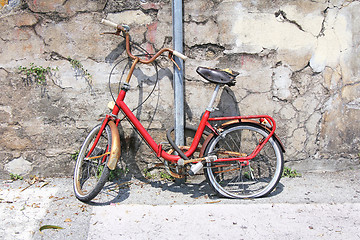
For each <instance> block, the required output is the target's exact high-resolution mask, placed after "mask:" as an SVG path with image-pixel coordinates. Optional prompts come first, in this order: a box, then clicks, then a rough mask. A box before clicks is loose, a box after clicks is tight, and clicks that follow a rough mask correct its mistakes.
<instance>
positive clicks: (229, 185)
mask: <svg viewBox="0 0 360 240" xmlns="http://www.w3.org/2000/svg"><path fill="white" fill-rule="evenodd" d="M268 135H269V132H268V131H267V130H266V129H264V128H263V127H261V126H258V125H257V124H253V123H237V124H233V125H230V126H228V127H226V128H225V129H224V131H223V132H222V133H221V134H220V135H219V136H216V137H214V138H213V139H212V140H211V141H210V142H209V144H208V146H207V147H206V151H205V154H206V155H207V156H209V155H216V156H217V158H234V157H239V156H248V155H250V154H251V153H252V151H253V150H254V149H255V148H256V146H258V145H259V142H261V141H263V140H265V138H266V137H267V136H268ZM283 166H284V158H283V153H282V149H281V147H280V145H279V143H278V141H277V140H276V139H275V138H274V137H271V138H270V140H269V141H268V142H267V143H266V144H265V146H264V148H263V149H262V150H261V151H260V152H259V154H258V155H257V156H256V157H255V158H253V159H251V160H249V163H246V162H240V161H226V162H218V163H206V165H205V169H204V171H205V174H206V176H207V178H208V180H209V182H210V184H211V185H212V187H213V189H214V190H215V191H216V193H217V194H218V195H219V196H223V197H228V198H254V197H261V196H265V195H267V194H269V193H270V192H271V191H272V190H273V189H274V188H275V187H276V185H277V184H278V182H279V180H280V178H281V174H282V171H283Z"/></svg>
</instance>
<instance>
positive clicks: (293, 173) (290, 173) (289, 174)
mask: <svg viewBox="0 0 360 240" xmlns="http://www.w3.org/2000/svg"><path fill="white" fill-rule="evenodd" d="M282 177H289V178H295V177H301V174H300V173H298V172H297V171H296V170H293V169H291V168H289V167H284V171H283V173H282Z"/></svg>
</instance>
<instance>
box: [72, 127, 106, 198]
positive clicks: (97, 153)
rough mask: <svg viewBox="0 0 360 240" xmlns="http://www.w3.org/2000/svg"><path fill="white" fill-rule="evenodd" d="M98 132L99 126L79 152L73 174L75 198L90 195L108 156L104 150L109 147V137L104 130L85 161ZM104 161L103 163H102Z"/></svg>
mask: <svg viewBox="0 0 360 240" xmlns="http://www.w3.org/2000/svg"><path fill="white" fill-rule="evenodd" d="M99 130H100V126H98V127H96V128H94V129H93V130H92V131H91V133H90V134H89V135H88V137H87V138H86V140H85V141H84V144H83V146H82V148H81V150H80V152H79V156H78V160H77V162H76V166H75V173H74V189H75V193H76V194H77V196H80V197H87V196H89V195H90V194H92V192H93V190H94V188H95V187H96V185H97V183H98V182H99V179H100V177H101V175H102V172H103V171H104V168H105V166H106V163H107V160H108V158H109V156H107V154H106V150H107V148H108V146H109V136H108V133H107V131H106V129H104V131H103V133H102V135H101V137H100V139H99V142H98V144H97V145H96V147H95V149H94V150H93V152H92V154H91V155H90V156H89V158H88V159H86V158H85V157H86V155H87V154H88V152H89V150H90V148H91V146H92V145H93V142H94V140H95V138H96V136H97V134H98V132H99ZM104 159H105V161H104Z"/></svg>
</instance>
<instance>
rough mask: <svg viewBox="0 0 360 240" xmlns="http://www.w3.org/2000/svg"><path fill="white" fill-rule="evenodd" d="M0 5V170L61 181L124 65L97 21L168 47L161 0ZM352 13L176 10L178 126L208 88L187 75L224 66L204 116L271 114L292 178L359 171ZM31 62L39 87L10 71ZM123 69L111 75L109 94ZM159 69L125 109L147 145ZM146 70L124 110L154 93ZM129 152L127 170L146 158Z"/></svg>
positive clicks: (274, 3) (357, 7) (330, 4)
mask: <svg viewBox="0 0 360 240" xmlns="http://www.w3.org/2000/svg"><path fill="white" fill-rule="evenodd" d="M0 7H1V9H0V33H1V36H0V46H1V48H0V54H1V55H0V88H1V92H2V94H1V96H0V119H1V122H0V134H1V135H0V136H1V137H0V165H1V169H0V171H1V173H2V175H4V174H7V171H13V172H14V171H15V170H14V168H15V167H16V166H18V165H19V164H20V165H22V166H25V167H24V169H22V170H19V171H20V172H21V171H22V172H23V173H27V174H37V175H43V176H63V175H71V172H72V167H73V164H74V161H73V160H72V159H71V157H70V154H71V153H74V152H75V151H76V150H77V149H78V148H79V147H80V145H81V142H82V140H83V138H84V137H85V136H86V132H87V131H88V128H89V127H91V126H94V125H95V124H97V123H98V121H97V119H99V118H100V117H101V116H103V115H104V113H106V112H107V108H106V105H107V102H108V101H109V100H111V96H110V94H109V91H108V76H109V72H110V71H111V69H112V68H113V67H114V66H115V64H116V63H117V62H118V61H119V60H120V59H123V58H124V57H125V53H124V44H123V40H122V39H121V38H118V37H115V36H111V35H100V34H99V33H101V32H104V31H110V30H111V29H109V27H106V26H102V25H101V24H100V20H101V19H102V18H107V19H110V20H112V21H115V22H118V23H126V24H128V25H130V27H131V35H132V39H133V40H134V41H135V42H136V43H137V44H139V45H140V46H141V47H143V48H144V49H146V50H147V51H149V52H150V53H153V52H155V51H156V50H159V49H160V48H162V47H171V43H172V33H171V31H172V26H171V21H172V17H171V1H166V0H163V1H161V0H159V1H135V0H131V1H119V0H100V1H93V0H80V1H75V0H51V1H45V0H36V1H33V0H26V1H25V0H23V1H20V0H10V1H2V2H0ZM359 13H360V2H359V1H340V0H328V1H327V0H326V1H325V0H322V1H320V0H317V1H309V0H299V1H290V0H271V1H270V0H268V1H260V0H257V1H249V0H242V1H235V0H224V1H221V0H213V1H209V0H195V1H194V0H192V1H190V0H186V1H184V21H185V22H184V30H185V35H184V39H185V54H186V55H188V56H189V57H190V59H189V60H188V61H187V62H186V70H185V75H186V118H187V120H188V121H189V122H190V123H192V124H193V125H196V124H197V121H198V120H199V117H200V115H201V113H202V112H203V109H204V107H206V106H207V102H208V101H209V100H210V94H211V92H212V90H213V87H214V86H213V85H211V84H208V83H205V82H204V81H203V80H202V79H201V77H200V76H198V75H197V74H196V72H195V69H196V67H197V66H199V65H201V66H209V67H219V68H231V69H233V70H235V71H238V72H240V76H239V77H238V80H237V84H236V86H234V87H231V88H228V87H225V88H224V90H223V91H222V93H221V96H220V97H219V99H218V100H217V105H218V107H219V109H220V110H219V112H217V113H214V115H220V114H226V115H232V114H239V113H240V114H269V115H272V116H273V117H274V118H275V120H276V121H277V124H278V135H279V136H280V137H281V139H282V140H283V143H284V145H285V146H286V150H287V152H286V154H285V158H286V161H288V164H289V165H291V166H292V167H295V168H296V169H298V170H322V169H326V170H336V169H342V168H349V167H353V166H358V162H359V156H358V154H359V152H360V150H359V141H360V127H359V126H360V124H359V123H360V120H359V110H360V97H359V93H360V81H359V77H358V74H359V71H360V61H359V58H358V52H359V51H360V50H359V49H360V48H359V41H360V34H359V33H360V26H359V24H357V23H358V21H359V20H360V19H359ZM68 57H71V58H72V59H76V60H79V61H80V62H81V63H82V64H83V66H84V69H85V70H88V73H89V74H90V75H91V77H89V76H86V75H84V74H83V73H82V72H81V70H79V69H76V68H74V67H72V65H71V64H70V62H69V61H68V59H67V58H68ZM30 63H34V64H35V65H37V66H43V67H48V66H49V67H51V68H56V67H57V68H58V69H59V70H58V71H52V74H51V76H49V78H48V80H47V83H46V84H45V85H38V84H36V83H34V82H31V81H29V80H26V78H25V76H24V74H20V73H19V70H18V68H19V66H30ZM125 65H126V61H123V62H121V63H120V64H119V65H117V66H116V67H115V70H114V75H113V78H111V86H112V89H113V90H114V91H116V89H117V79H116V77H119V75H120V74H119V73H120V72H121V67H124V66H125ZM159 67H161V69H160V68H159V85H158V86H155V91H154V94H153V95H152V96H151V97H150V99H149V100H148V101H147V102H146V103H145V105H144V106H143V107H142V108H140V109H138V110H137V111H136V114H137V115H138V116H139V117H140V118H141V119H142V121H143V122H144V126H145V127H147V126H149V124H150V129H151V132H152V133H154V134H155V135H156V138H157V139H160V138H161V137H163V134H161V132H163V130H164V129H166V128H169V127H170V126H171V125H173V120H172V119H173V112H172V108H173V95H172V84H171V80H172V68H173V67H172V64H171V63H170V62H169V61H167V60H166V58H163V59H162V60H161V61H160V62H159ZM154 69H155V68H154V66H142V67H140V68H139V69H138V70H137V71H136V74H135V78H134V79H133V81H132V86H133V88H132V90H131V92H130V94H129V99H128V103H129V105H130V106H133V107H136V106H137V105H138V102H139V101H140V102H141V101H142V99H144V98H146V96H147V95H148V93H149V92H150V91H151V90H152V89H153V88H154V82H155V80H154V79H155V76H156V74H155V73H156V72H155V70H154ZM144 76H145V80H144V81H143V82H141V81H140V79H143V77H144ZM137 79H139V80H137ZM154 109H156V114H155V115H153V114H152V112H153V110H154ZM129 128H130V127H129V126H128V124H124V125H123V129H125V132H126V133H127V134H126V136H127V137H126V139H124V141H125V142H124V146H125V148H127V150H128V153H127V155H125V156H126V158H127V161H128V164H133V163H134V156H135V155H136V154H137V153H138V152H139V146H140V145H139V140H138V139H137V138H136V135H135V134H134V133H132V132H131V131H129V130H127V129H129ZM160 141H161V140H159V142H160ZM140 149H141V151H140V152H141V153H146V154H145V156H142V157H140V156H139V157H137V158H136V161H138V162H140V163H144V164H147V163H148V162H149V161H150V160H151V159H153V158H154V157H153V155H149V154H150V150H148V149H147V148H146V146H144V145H142V146H140ZM140 165H141V164H140ZM16 171H17V170H16Z"/></svg>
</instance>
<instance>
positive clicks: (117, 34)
mask: <svg viewBox="0 0 360 240" xmlns="http://www.w3.org/2000/svg"><path fill="white" fill-rule="evenodd" d="M120 33H121V31H120V30H117V31H116V32H103V33H100V35H105V34H109V35H116V36H120Z"/></svg>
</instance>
